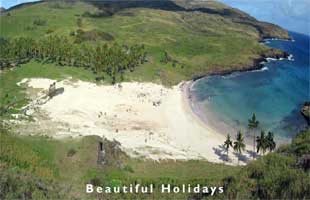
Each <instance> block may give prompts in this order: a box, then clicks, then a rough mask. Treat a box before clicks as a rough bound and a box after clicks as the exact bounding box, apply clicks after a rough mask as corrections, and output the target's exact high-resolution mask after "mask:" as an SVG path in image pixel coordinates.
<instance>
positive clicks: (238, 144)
mask: <svg viewBox="0 0 310 200" xmlns="http://www.w3.org/2000/svg"><path fill="white" fill-rule="evenodd" d="M233 148H234V151H235V152H236V153H238V154H239V156H238V163H239V160H240V156H241V154H242V151H244V150H245V143H244V137H243V134H242V132H241V131H239V132H238V133H237V136H236V141H234V146H233Z"/></svg>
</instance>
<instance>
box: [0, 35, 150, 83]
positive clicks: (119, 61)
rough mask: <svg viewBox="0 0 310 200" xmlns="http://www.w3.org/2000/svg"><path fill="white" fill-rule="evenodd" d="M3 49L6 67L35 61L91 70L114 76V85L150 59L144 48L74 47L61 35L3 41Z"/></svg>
mask: <svg viewBox="0 0 310 200" xmlns="http://www.w3.org/2000/svg"><path fill="white" fill-rule="evenodd" d="M79 34H82V33H79ZM84 34H85V33H84ZM79 37H82V36H79ZM0 49H2V51H1V53H0V56H1V60H0V66H2V68H5V67H10V66H12V65H13V66H16V65H17V64H20V63H26V62H28V61H30V60H31V59H35V60H37V61H42V62H44V63H56V64H57V65H60V66H65V65H66V66H74V67H81V68H84V69H85V68H86V69H87V68H88V69H91V70H92V71H94V73H96V74H98V75H99V74H101V73H105V74H108V75H109V76H110V77H111V79H112V84H114V83H115V82H116V81H117V80H118V79H117V78H118V77H120V78H119V79H120V81H123V74H124V73H125V72H126V71H133V70H134V68H135V67H136V66H137V65H139V64H143V62H144V61H145V58H146V52H145V51H144V46H139V45H134V46H119V45H117V44H114V45H112V46H110V47H109V46H108V45H107V44H105V45H96V46H93V45H86V44H84V45H74V44H72V43H70V42H69V40H68V39H67V38H65V37H59V36H49V37H47V38H42V39H40V40H38V41H36V40H33V39H31V38H22V37H21V38H17V39H13V40H6V39H1V40H0ZM15 63H17V64H15ZM103 78H104V77H103Z"/></svg>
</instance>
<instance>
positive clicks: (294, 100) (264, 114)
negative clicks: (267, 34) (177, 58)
mask: <svg viewBox="0 0 310 200" xmlns="http://www.w3.org/2000/svg"><path fill="white" fill-rule="evenodd" d="M290 35H291V37H292V38H293V39H294V41H293V42H292V41H283V40H268V41H267V42H266V44H267V45H268V46H270V47H274V48H279V49H282V50H284V51H286V52H288V53H290V54H292V55H293V59H292V60H287V59H285V60H277V61H270V62H268V63H266V64H265V65H264V68H263V69H262V70H256V71H250V72H240V73H233V74H231V75H227V76H210V77H206V78H203V79H200V80H198V81H197V82H196V83H195V84H194V85H193V88H192V95H193V96H194V97H195V98H194V99H195V101H196V103H195V104H196V105H195V107H196V109H201V110H203V112H204V116H203V117H204V118H205V119H206V120H207V121H208V118H210V119H211V116H210V115H211V114H212V118H213V119H214V118H215V119H216V120H214V121H216V122H219V123H215V124H214V125H215V126H216V125H217V124H225V127H224V128H225V131H236V130H239V129H241V130H246V128H247V122H248V118H250V116H251V115H252V113H256V116H257V118H258V119H259V121H260V128H261V129H264V130H266V131H273V132H274V133H275V135H276V136H278V137H281V138H291V137H292V136H294V135H295V134H296V132H297V131H298V130H300V129H302V128H304V127H305V126H306V120H305V119H304V118H303V116H302V115H301V114H300V108H301V105H302V104H303V103H304V102H305V101H309V100H310V96H309V87H310V82H309V79H310V71H309V69H310V64H309V44H310V43H309V36H306V35H302V34H299V33H294V32H290ZM215 128H223V126H222V125H221V127H220V126H219V127H215ZM222 131H223V130H222Z"/></svg>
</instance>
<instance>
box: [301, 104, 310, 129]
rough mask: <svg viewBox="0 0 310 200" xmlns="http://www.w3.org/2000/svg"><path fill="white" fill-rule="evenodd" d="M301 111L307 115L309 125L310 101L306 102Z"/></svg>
mask: <svg viewBox="0 0 310 200" xmlns="http://www.w3.org/2000/svg"><path fill="white" fill-rule="evenodd" d="M300 112H301V114H302V115H303V116H304V117H305V119H306V120H307V122H308V125H309V124H310V101H307V102H305V103H304V105H303V106H302V108H301V110H300Z"/></svg>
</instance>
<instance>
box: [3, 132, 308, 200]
mask: <svg viewBox="0 0 310 200" xmlns="http://www.w3.org/2000/svg"><path fill="white" fill-rule="evenodd" d="M0 138H1V140H0V142H1V144H0V147H1V151H0V163H1V165H0V173H1V178H0V188H1V191H3V192H2V193H1V195H2V196H1V199H10V198H23V197H25V198H29V199H30V198H40V199H44V198H96V197H97V195H87V194H86V193H85V192H84V190H85V184H86V183H93V184H95V185H100V186H104V185H106V186H107V185H109V186H112V185H115V184H116V185H118V184H121V185H122V184H125V185H126V184H128V185H129V184H137V183H139V184H147V185H148V184H151V183H152V184H154V185H155V186H156V187H158V186H159V185H160V184H167V183H170V184H172V185H175V186H178V185H181V184H184V183H188V184H198V183H199V184H203V185H205V184H207V185H215V186H224V193H223V194H220V195H217V196H214V198H216V199H227V198H234V199H236V198H237V199H257V198H260V199H274V198H281V199H285V198H286V199H296V198H298V199H303V198H306V199H307V198H309V197H310V190H309V188H310V187H309V186H310V185H309V183H310V177H309V168H310V166H309V165H307V162H303V159H306V158H305V157H304V155H307V154H309V153H310V145H309V144H310V131H309V130H307V131H303V132H301V133H300V134H298V135H297V136H296V138H295V139H293V141H292V144H290V145H285V146H281V147H280V148H279V149H278V150H277V151H275V152H274V153H269V154H268V155H265V156H261V157H259V158H258V159H257V160H255V161H252V162H250V163H249V164H248V165H247V166H244V167H233V166H225V165H223V164H213V163H209V162H206V161H195V160H192V161H170V160H164V161H160V162H154V161H150V160H139V159H132V158H129V157H127V156H126V155H125V154H124V153H122V151H121V150H120V149H116V150H115V148H113V147H114V146H115V145H114V144H113V142H108V141H106V140H104V141H103V145H104V148H105V151H106V157H105V159H106V160H105V161H106V164H105V165H104V166H100V165H97V155H98V151H97V149H98V143H99V142H100V141H102V139H101V138H99V137H96V136H89V137H83V138H81V139H67V140H62V141H58V140H53V139H49V138H47V137H29V136H17V135H13V134H12V133H8V132H7V131H5V130H1V134H0ZM156 191H157V190H155V193H154V194H132V195H124V194H115V195H109V197H110V198H122V199H126V198H127V199H130V198H139V199H148V198H155V199H158V198H166V199H167V198H174V199H175V198H186V197H192V198H212V197H210V196H203V195H202V194H197V195H193V194H176V195H175V194H170V195H169V194H160V193H159V192H156ZM105 197H107V196H105Z"/></svg>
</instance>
